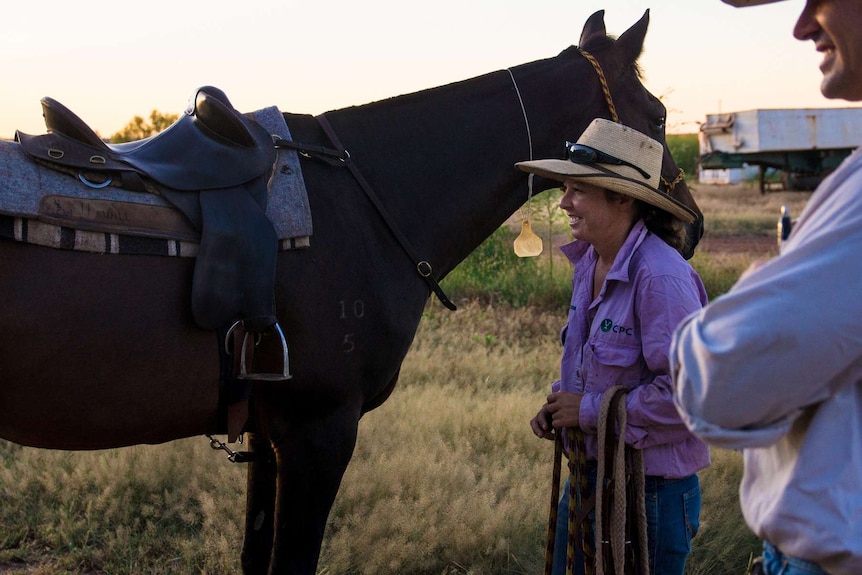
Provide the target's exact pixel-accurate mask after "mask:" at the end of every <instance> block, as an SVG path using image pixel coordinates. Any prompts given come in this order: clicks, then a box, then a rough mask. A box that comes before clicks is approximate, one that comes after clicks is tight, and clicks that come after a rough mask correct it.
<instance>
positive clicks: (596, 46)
mask: <svg viewBox="0 0 862 575" xmlns="http://www.w3.org/2000/svg"><path fill="white" fill-rule="evenodd" d="M616 41H617V37H616V36H611V35H610V34H609V35H607V36H605V37H603V38H599V39H595V40H593V39H591V40H590V44H589V48H586V47H581V46H573V48H576V49H581V48H583V49H584V50H587V51H589V52H603V51H604V50H607V49H609V48H610V47H611V46H613V45H614V42H616ZM631 67H632V70H633V71H634V73H635V75H636V76H637V78H638V80H640V81H641V82H643V79H644V78H643V71H642V70H641V67H640V64H638V61H637V60H635V61H634V62H632V63H631Z"/></svg>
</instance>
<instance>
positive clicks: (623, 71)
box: [579, 10, 703, 258]
mask: <svg viewBox="0 0 862 575" xmlns="http://www.w3.org/2000/svg"><path fill="white" fill-rule="evenodd" d="M648 25H649V10H647V11H646V12H644V15H643V16H642V17H641V19H640V20H639V21H638V22H637V23H635V24H634V25H633V26H632V27H631V28H629V29H628V30H626V31H625V32H624V33H623V34H622V35H621V36H620V37H619V38H618V39H616V40H613V39H612V38H610V37H608V35H607V32H606V30H605V23H604V11H603V10H600V11H598V12H596V13H595V14H593V15H592V16H590V18H589V19H588V20H587V22H586V24H585V25H584V29H583V32H582V33H581V39H580V42H579V48H580V51H581V52H582V53H583V54H584V55H585V57H587V58H590V56H592V57H593V58H594V59H595V63H594V66H595V67H596V74H597V76H599V77H600V82H601V81H604V80H603V79H602V78H601V76H604V78H606V81H607V85H608V89H607V91H606V92H605V96H606V100H607V103H608V110H609V113H610V116H611V119H613V120H616V121H618V122H622V123H623V124H626V125H628V126H631V127H632V128H635V129H636V130H638V131H640V132H643V133H645V134H647V135H649V136H650V137H652V138H654V139H656V140H658V141H659V142H661V144H662V145H663V146H664V161H663V162H662V178H661V181H662V188H663V190H662V191H667V193H669V194H670V195H672V196H673V197H674V198H676V199H677V200H679V201H681V202H682V203H684V204H685V205H686V206H688V207H690V208H691V209H692V210H693V211H694V212H695V213H696V214H697V219H696V220H695V221H694V222H693V223H691V224H687V225H686V240H687V241H686V247H685V249H684V250H683V255H684V256H685V257H686V258H690V257H691V256H692V255H693V254H694V248H695V247H696V246H697V243H698V242H699V241H700V238H701V236H702V235H703V214H702V212H701V211H700V209H699V208H698V206H697V203H696V202H695V201H694V198H693V197H692V195H691V192H690V190H689V188H688V185H687V184H686V182H685V178H684V177H683V173H682V170H681V169H680V168H679V167H678V166H677V165H676V161H674V159H673V156H671V154H670V151H669V150H668V147H667V139H666V134H665V123H666V119H667V109H666V108H665V106H664V104H662V103H661V101H660V100H659V99H658V98H656V97H655V96H653V95H652V94H651V93H650V92H649V91H648V90H647V89H646V88H645V87H644V86H643V83H642V81H641V74H640V69H639V67H638V64H637V60H638V58H639V57H640V55H641V52H642V51H643V44H644V38H645V37H646V31H647V27H648ZM593 54H594V56H593Z"/></svg>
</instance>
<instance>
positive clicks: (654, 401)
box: [626, 274, 706, 449]
mask: <svg viewBox="0 0 862 575" xmlns="http://www.w3.org/2000/svg"><path fill="white" fill-rule="evenodd" d="M692 280H694V281H692ZM638 293H639V294H640V295H639V297H638V298H637V299H636V314H637V318H638V324H639V327H640V332H641V341H642V343H641V345H642V348H643V356H644V360H645V362H646V366H647V369H648V371H649V372H650V373H652V374H655V375H654V378H653V379H652V380H651V381H649V382H647V383H645V384H644V385H640V386H638V387H635V388H634V389H632V390H630V391H629V393H628V396H627V400H626V408H627V411H628V416H627V419H628V425H627V437H626V442H627V443H630V444H631V445H633V446H634V447H636V448H638V449H644V448H647V447H653V446H656V445H662V444H666V443H677V442H680V441H684V440H686V439H689V438H690V437H691V432H690V431H689V430H688V428H687V427H686V425H685V423H684V422H683V420H682V418H681V417H680V414H679V412H678V411H677V409H676V407H675V406H674V398H673V384H672V380H671V376H670V363H669V361H668V350H669V349H670V343H671V338H672V336H673V332H674V329H675V328H676V326H677V325H679V323H680V322H681V321H682V320H683V319H684V318H685V317H686V316H687V315H689V314H690V313H692V312H694V311H696V310H700V309H701V308H702V307H703V304H704V303H705V301H706V294H705V292H704V290H703V285H702V284H701V282H700V281H699V279H697V278H696V276H694V274H692V276H691V277H687V278H679V277H676V276H672V275H661V276H657V277H653V278H651V279H649V280H647V281H646V282H644V283H643V284H642V285H641V286H639V289H638Z"/></svg>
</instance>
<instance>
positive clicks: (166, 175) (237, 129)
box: [16, 86, 275, 191]
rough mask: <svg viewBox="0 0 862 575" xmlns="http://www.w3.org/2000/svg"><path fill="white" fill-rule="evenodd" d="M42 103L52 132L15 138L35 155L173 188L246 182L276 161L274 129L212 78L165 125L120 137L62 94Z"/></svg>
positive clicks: (268, 168) (79, 168)
mask: <svg viewBox="0 0 862 575" xmlns="http://www.w3.org/2000/svg"><path fill="white" fill-rule="evenodd" d="M41 103H42V113H43V115H44V117H45V126H46V128H47V130H48V134H45V135H39V136H31V135H27V134H23V133H21V132H18V133H17V134H16V139H17V140H18V141H19V142H20V143H21V145H22V146H23V147H24V149H25V150H26V151H27V152H28V153H29V154H31V155H32V156H34V157H35V158H39V159H41V160H43V161H45V162H49V163H53V164H60V165H64V166H67V167H69V168H73V169H78V170H95V171H99V172H104V171H112V172H120V173H122V172H134V173H136V174H138V175H139V176H142V177H146V178H150V179H151V180H153V181H155V182H157V183H159V184H162V185H164V186H168V187H170V188H172V189H174V190H178V191H200V190H206V189H213V188H226V187H232V186H237V185H240V184H243V183H245V182H248V181H250V180H252V179H254V178H255V177H257V176H260V175H261V174H265V173H267V172H268V171H269V170H270V169H271V168H272V164H273V162H274V161H275V147H274V146H273V142H272V137H271V136H270V135H269V134H268V133H267V131H266V130H265V129H263V128H262V127H261V126H260V125H259V124H257V123H256V122H254V121H252V120H250V119H248V118H246V117H245V116H243V115H242V114H240V113H239V112H237V111H236V110H234V109H233V107H232V106H231V104H230V101H229V100H228V98H227V96H226V95H225V94H224V92H222V91H221V90H219V89H218V88H214V87H212V86H204V87H202V88H199V89H198V90H197V91H196V92H195V93H194V94H193V95H192V97H191V98H190V99H189V103H188V107H187V108H186V110H185V112H184V113H183V115H182V116H181V117H180V118H179V119H178V120H177V121H176V122H174V124H172V125H171V126H170V127H168V128H167V129H166V130H164V131H162V132H159V133H158V134H156V135H154V136H151V137H149V138H145V139H143V140H137V141H133V142H126V143H121V144H108V143H105V142H104V141H102V139H101V138H100V137H99V136H98V134H96V132H95V131H93V129H92V128H90V126H89V125H87V124H86V123H85V122H84V121H83V120H81V118H79V117H78V116H77V115H76V114H75V113H73V112H72V111H71V110H69V109H68V108H67V107H66V106H64V105H63V104H61V103H60V102H58V101H57V100H54V99H53V98H48V97H46V98H42V100H41ZM124 185H125V181H124ZM141 191H143V190H141Z"/></svg>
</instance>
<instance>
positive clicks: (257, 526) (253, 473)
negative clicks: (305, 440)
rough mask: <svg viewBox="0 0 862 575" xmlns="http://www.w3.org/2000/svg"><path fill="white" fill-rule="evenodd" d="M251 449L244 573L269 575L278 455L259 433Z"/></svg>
mask: <svg viewBox="0 0 862 575" xmlns="http://www.w3.org/2000/svg"><path fill="white" fill-rule="evenodd" d="M249 449H250V450H251V451H252V452H253V453H254V455H255V457H254V460H253V461H252V462H251V463H250V464H249V467H248V481H247V495H246V507H245V539H244V540H243V545H242V571H243V573H245V575H266V573H267V572H268V570H269V558H270V554H271V553H272V541H273V516H274V514H275V480H276V466H275V452H273V450H272V446H271V445H270V443H269V439H267V438H266V437H264V436H262V435H260V434H257V433H250V434H249Z"/></svg>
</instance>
